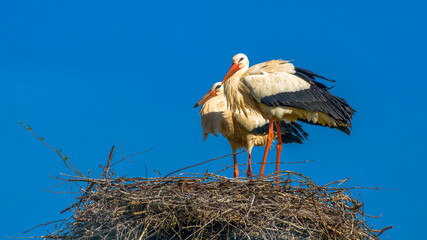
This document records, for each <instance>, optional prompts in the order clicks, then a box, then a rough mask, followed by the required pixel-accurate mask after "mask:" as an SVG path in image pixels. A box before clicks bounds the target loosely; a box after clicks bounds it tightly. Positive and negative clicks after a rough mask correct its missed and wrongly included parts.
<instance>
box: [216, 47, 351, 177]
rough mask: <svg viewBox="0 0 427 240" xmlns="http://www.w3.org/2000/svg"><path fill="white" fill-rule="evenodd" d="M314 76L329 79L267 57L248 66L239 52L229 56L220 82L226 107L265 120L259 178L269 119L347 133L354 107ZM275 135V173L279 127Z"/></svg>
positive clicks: (246, 58)
mask: <svg viewBox="0 0 427 240" xmlns="http://www.w3.org/2000/svg"><path fill="white" fill-rule="evenodd" d="M315 78H322V79H325V80H328V81H332V80H329V79H327V78H324V77H322V76H319V75H317V74H315V73H313V72H311V71H308V70H306V69H302V68H297V67H294V65H293V64H292V63H290V62H288V61H283V60H271V61H268V62H264V63H260V64H256V65H254V66H252V67H251V68H249V60H248V57H247V56H246V55H244V54H241V53H240V54H237V55H235V56H234V57H233V65H232V66H231V68H230V70H229V71H228V72H227V74H226V76H225V77H224V80H223V81H222V83H223V84H224V92H225V95H226V99H227V102H228V105H229V108H230V109H231V111H232V112H242V113H244V114H251V113H253V112H257V113H259V114H261V115H262V116H263V117H264V118H266V119H269V131H268V139H267V144H266V148H265V152H264V157H263V160H262V165H261V172H260V179H262V177H263V175H264V168H265V162H266V159H267V154H268V150H269V148H270V144H271V141H272V140H273V135H274V133H273V125H274V124H273V122H276V125H279V124H280V121H282V120H284V121H285V122H286V123H291V122H294V121H298V120H299V121H303V122H307V123H310V124H315V125H322V126H327V127H330V128H336V129H338V130H341V131H343V132H345V133H347V134H349V133H350V130H349V129H351V118H352V116H353V115H354V112H355V111H354V109H353V108H351V107H350V106H349V105H348V104H347V102H346V101H345V100H344V99H342V98H339V97H336V96H334V95H332V94H331V93H329V92H328V88H327V87H326V86H325V85H324V84H322V83H320V82H317V81H315ZM277 136H278V137H277V138H278V143H277V157H276V176H277V175H278V171H279V163H280V154H281V150H282V142H283V139H281V134H280V128H277ZM276 181H278V178H277V177H276Z"/></svg>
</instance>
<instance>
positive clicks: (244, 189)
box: [21, 122, 392, 240]
mask: <svg viewBox="0 0 427 240" xmlns="http://www.w3.org/2000/svg"><path fill="white" fill-rule="evenodd" d="M21 125H22V126H23V127H24V128H26V129H27V130H28V131H29V132H30V133H31V134H33V135H34V136H35V137H36V138H37V139H39V140H40V141H41V142H43V143H44V144H45V145H46V146H48V147H49V148H51V149H52V150H53V151H55V152H56V153H57V154H58V156H59V157H60V158H61V160H62V161H63V163H64V164H65V166H66V167H67V168H68V169H70V170H71V171H72V172H73V173H74V174H73V175H66V176H67V177H68V178H65V179H61V178H56V179H59V180H63V181H64V183H72V184H76V185H78V186H79V190H80V191H79V192H78V193H77V194H78V197H77V198H76V202H75V203H73V204H72V205H71V206H70V207H68V208H66V209H65V210H63V211H62V212H61V213H64V212H67V211H71V213H72V216H71V218H69V219H65V220H60V221H54V222H51V223H46V224H41V225H39V226H47V225H52V224H58V223H59V226H58V225H55V227H56V230H55V231H54V232H51V233H50V234H48V235H46V236H40V238H45V239H46V238H47V239H76V240H77V239H93V240H97V239H123V240H126V239H138V240H141V239H379V238H378V236H379V235H381V234H382V233H383V232H384V231H385V230H387V229H390V228H392V227H391V226H390V227H387V228H384V229H382V230H376V229H374V228H373V227H372V226H370V225H368V223H367V221H366V220H365V218H366V217H371V216H368V215H366V214H365V212H364V211H363V204H362V201H361V200H360V201H358V200H356V199H355V198H354V197H353V195H352V193H351V191H350V188H348V187H347V186H346V182H347V181H348V179H345V180H340V181H335V182H332V183H329V184H326V185H323V186H319V185H317V184H316V183H315V182H313V181H312V180H311V179H310V178H308V177H306V176H304V175H302V174H300V173H296V172H291V171H281V172H279V177H278V180H279V182H278V183H276V182H275V179H276V178H275V177H274V176H273V175H269V176H266V177H264V179H263V180H255V179H250V180H247V179H231V178H227V177H224V176H220V175H218V173H220V172H222V171H224V170H225V169H228V168H229V167H230V166H229V167H226V168H224V169H222V170H221V171H219V172H216V173H209V172H208V171H207V172H206V173H204V174H179V172H180V171H182V170H185V169H188V168H191V167H195V166H198V165H201V164H205V163H208V162H211V161H213V160H217V159H220V158H223V157H226V156H229V155H226V156H223V157H220V158H214V159H211V160H208V161H205V162H202V163H199V164H196V165H193V166H190V167H186V168H183V169H180V170H177V171H175V172H173V173H171V174H168V175H166V176H165V177H158V178H126V177H119V176H118V175H117V174H115V173H114V172H113V171H112V170H111V169H110V166H113V165H115V164H117V163H118V162H121V161H123V160H124V159H128V157H130V156H133V155H136V154H140V153H135V154H131V155H129V156H127V157H123V158H122V159H121V160H120V161H118V162H117V163H114V164H111V160H112V156H113V151H114V146H113V148H112V149H111V152H110V156H109V159H108V163H107V165H106V166H105V167H102V169H103V170H102V173H101V175H100V176H99V177H97V178H93V177H90V176H85V175H84V174H83V173H82V172H80V171H79V170H78V169H77V168H76V167H75V166H74V165H73V164H72V163H71V162H70V160H69V159H68V157H67V156H66V155H65V156H64V155H63V154H62V153H61V151H59V150H57V149H55V148H53V147H52V146H50V145H48V144H47V143H46V142H45V141H44V138H41V137H39V136H37V135H36V134H35V133H34V132H33V131H32V129H31V128H30V126H25V125H24V124H23V123H22V122H21ZM149 150H151V149H149ZM149 150H147V151H149ZM145 152H146V151H145ZM141 153H144V152H141ZM122 156H123V150H122ZM173 174H175V175H173ZM64 175H65V174H64ZM62 184H63V183H62ZM62 184H59V185H62ZM59 185H58V186H59ZM352 189H358V187H356V188H352ZM371 189H372V188H371ZM373 189H379V188H373ZM359 196H360V194H359ZM39 226H36V227H35V228H37V227H39ZM33 229H34V228H33ZM31 230H32V229H30V230H28V231H31ZM28 231H26V232H28Z"/></svg>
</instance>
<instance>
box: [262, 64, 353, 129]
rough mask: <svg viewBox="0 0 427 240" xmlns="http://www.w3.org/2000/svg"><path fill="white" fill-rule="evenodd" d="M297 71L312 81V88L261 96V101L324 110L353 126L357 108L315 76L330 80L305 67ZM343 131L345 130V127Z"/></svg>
mask: <svg viewBox="0 0 427 240" xmlns="http://www.w3.org/2000/svg"><path fill="white" fill-rule="evenodd" d="M295 71H296V72H295V74H294V75H295V76H298V77H299V78H301V79H303V80H304V81H306V82H308V83H310V85H311V86H310V88H308V89H305V90H300V91H296V92H284V93H278V94H276V95H272V96H267V97H263V98H261V103H263V104H265V105H267V106H272V107H276V106H286V107H294V108H300V109H305V110H308V111H313V112H322V113H325V114H328V115H329V116H330V117H332V118H334V119H336V120H339V121H341V122H343V123H344V124H346V125H347V126H349V127H350V128H351V118H352V116H353V115H354V113H355V110H354V109H353V108H352V107H350V105H349V104H348V103H347V102H346V101H345V100H344V99H342V98H339V97H337V96H334V95H332V94H331V93H330V92H328V89H329V88H328V87H327V86H326V85H324V84H322V83H320V82H317V81H315V77H318V78H322V79H326V80H328V81H330V80H329V79H327V78H325V77H322V76H319V75H317V74H315V73H313V72H311V71H309V70H306V69H303V68H295ZM336 128H338V127H336ZM343 131H344V132H345V130H344V129H343Z"/></svg>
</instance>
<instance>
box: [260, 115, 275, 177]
mask: <svg viewBox="0 0 427 240" xmlns="http://www.w3.org/2000/svg"><path fill="white" fill-rule="evenodd" d="M273 137H274V129H273V117H271V118H270V121H269V123H268V137H267V145H265V151H264V157H263V158H262V164H261V172H260V173H259V179H262V177H263V176H264V168H265V162H266V161H267V155H268V150H270V146H271V142H272V141H273Z"/></svg>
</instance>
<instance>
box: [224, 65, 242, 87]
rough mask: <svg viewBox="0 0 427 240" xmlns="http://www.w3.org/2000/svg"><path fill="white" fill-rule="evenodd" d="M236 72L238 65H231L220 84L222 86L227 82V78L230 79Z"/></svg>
mask: <svg viewBox="0 0 427 240" xmlns="http://www.w3.org/2000/svg"><path fill="white" fill-rule="evenodd" d="M238 70H239V65H238V64H236V63H233V65H231V67H230V70H228V72H227V75H225V77H224V79H223V80H222V82H221V84H224V83H225V81H227V80H228V78H230V77H231V76H232V75H233V74H234V73H235V72H237V71H238Z"/></svg>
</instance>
